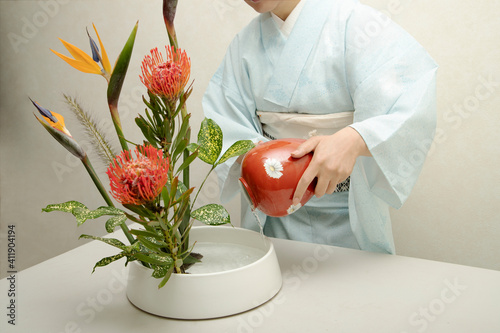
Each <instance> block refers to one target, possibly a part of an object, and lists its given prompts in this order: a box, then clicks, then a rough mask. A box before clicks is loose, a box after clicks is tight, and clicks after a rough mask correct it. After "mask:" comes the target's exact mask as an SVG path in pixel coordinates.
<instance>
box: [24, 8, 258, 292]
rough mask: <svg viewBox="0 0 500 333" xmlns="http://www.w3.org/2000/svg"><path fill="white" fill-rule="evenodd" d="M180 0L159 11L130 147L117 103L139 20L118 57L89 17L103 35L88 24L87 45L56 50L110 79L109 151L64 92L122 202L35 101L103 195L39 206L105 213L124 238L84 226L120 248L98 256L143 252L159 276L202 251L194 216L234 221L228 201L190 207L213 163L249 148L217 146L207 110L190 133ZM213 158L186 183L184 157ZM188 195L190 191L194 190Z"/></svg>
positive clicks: (80, 217) (109, 227) (179, 269)
mask: <svg viewBox="0 0 500 333" xmlns="http://www.w3.org/2000/svg"><path fill="white" fill-rule="evenodd" d="M176 7H177V0H163V17H164V21H165V26H166V28H167V34H168V37H169V42H170V45H168V46H166V47H165V53H164V54H163V53H162V52H161V51H160V50H159V49H158V48H154V49H152V50H151V52H150V54H149V55H146V56H145V57H144V59H143V61H142V66H141V74H140V76H139V77H140V80H141V82H142V83H143V84H144V86H145V87H146V88H147V96H144V97H143V101H144V104H145V114H144V115H138V117H137V118H136V119H135V122H136V124H137V125H138V127H139V128H140V130H141V132H142V133H143V135H144V138H145V140H144V142H142V143H136V144H134V145H135V148H134V149H131V148H129V144H132V143H131V142H130V141H128V140H126V137H125V135H124V133H123V130H122V125H121V122H120V115H119V112H118V100H119V97H120V92H121V89H122V85H123V82H124V79H125V76H126V73H127V70H128V66H129V62H130V58H131V54H132V49H133V46H134V42H135V37H136V33H137V27H138V24H136V25H135V26H134V28H133V30H132V32H131V34H130V36H129V38H128V40H127V42H126V44H125V46H124V47H123V49H122V51H121V53H120V55H119V56H118V59H117V60H116V64H115V65H114V67H112V66H111V63H110V61H109V58H108V55H107V53H106V50H105V48H104V45H103V43H102V40H101V38H100V36H99V34H98V32H97V29H96V27H95V26H93V28H94V31H95V34H96V36H97V40H98V43H99V45H97V43H96V42H95V40H94V39H93V38H92V37H91V35H90V33H89V32H88V30H87V34H88V37H89V41H90V48H91V53H92V55H88V54H86V53H85V52H84V51H82V50H81V49H79V48H78V47H76V46H74V45H72V44H70V43H68V42H66V41H64V40H61V42H62V43H63V45H64V46H65V48H66V49H67V50H68V52H69V53H70V54H71V56H72V57H68V56H66V55H63V54H61V53H59V52H57V51H54V50H52V51H53V52H54V53H55V54H56V55H58V56H59V57H60V58H61V59H63V60H64V61H65V62H67V63H68V64H69V65H71V66H72V67H73V68H75V69H77V70H79V71H81V72H84V73H91V74H97V75H101V76H103V77H104V78H105V79H106V81H107V101H108V106H109V111H110V115H111V119H112V121H113V124H114V128H115V130H116V134H117V135H118V139H119V142H120V145H121V153H119V154H115V153H114V150H113V149H112V145H111V144H110V143H109V142H108V141H107V139H106V138H105V135H104V134H103V133H102V131H101V130H100V129H99V128H98V126H97V125H96V122H95V121H93V120H92V117H91V116H90V115H89V114H88V113H87V112H85V111H84V110H83V109H82V108H81V107H80V105H79V104H78V103H77V102H76V100H74V99H72V98H71V97H68V96H65V98H66V100H67V102H68V104H69V106H70V109H71V110H72V111H73V112H74V113H75V114H76V115H77V118H78V119H79V120H80V122H81V123H82V124H83V125H84V126H85V128H86V130H87V132H88V134H89V135H90V138H91V141H92V142H93V143H94V144H95V146H96V148H97V149H98V151H99V156H100V157H101V158H102V159H103V160H104V161H105V162H106V164H108V165H109V166H108V168H107V171H106V174H107V176H108V178H109V182H110V188H111V191H110V193H111V196H112V197H113V198H114V199H115V200H116V201H117V202H118V203H120V204H121V205H122V206H123V209H122V208H118V207H116V206H115V204H114V202H113V200H112V199H111V197H110V196H109V194H108V192H107V191H106V190H105V188H104V186H103V184H102V182H101V180H100V178H99V176H98V175H97V173H96V172H95V170H94V168H93V166H92V164H91V162H90V159H89V157H88V156H87V153H86V152H85V151H84V150H83V149H82V147H81V146H80V145H79V144H78V142H77V141H76V139H74V138H73V136H72V135H71V133H70V132H69V131H68V129H67V128H66V126H65V123H64V118H63V116H61V115H60V114H57V113H55V112H52V111H50V110H48V109H46V108H44V107H42V106H41V105H40V104H38V103H37V102H35V101H32V103H33V105H34V106H35V107H36V108H37V110H38V112H39V113H40V115H41V118H39V117H38V116H36V115H35V117H36V118H37V120H38V121H39V122H40V124H41V125H42V126H43V127H44V128H45V129H46V130H47V131H48V132H49V133H50V134H51V135H52V136H53V137H54V138H55V139H56V140H57V141H58V142H59V143H60V144H61V145H62V146H63V147H65V148H66V149H67V150H68V151H69V152H71V153H72V154H73V155H75V156H76V157H77V158H79V159H80V160H81V162H82V164H83V166H84V167H85V169H86V170H87V171H88V173H89V175H90V178H91V179H92V181H93V183H94V184H95V186H96V188H97V189H98V191H99V192H100V194H101V195H102V197H103V199H104V201H105V203H106V205H105V206H102V207H99V208H97V209H94V210H91V209H89V208H87V207H86V206H85V205H84V204H82V203H80V202H77V201H68V202H64V203H60V204H51V205H48V206H47V207H46V208H44V209H43V211H44V212H52V211H62V212H67V213H71V214H73V215H74V216H75V218H76V220H77V224H78V225H81V224H82V223H84V222H85V221H86V220H88V219H95V218H98V217H101V216H108V217H109V218H108V219H107V221H106V223H105V228H106V231H107V232H109V233H111V232H114V230H115V228H121V229H122V231H123V232H124V234H125V235H126V237H127V240H128V242H129V244H125V243H123V242H122V241H120V240H118V239H115V238H105V237H96V236H91V235H81V236H80V238H85V239H94V240H100V241H102V242H105V243H107V244H109V245H111V246H114V247H116V248H118V249H119V250H120V252H119V253H117V254H116V255H113V256H110V257H106V258H103V259H101V260H99V261H98V262H97V263H96V264H95V266H94V270H95V268H96V267H102V266H106V265H108V264H109V263H111V262H114V261H116V260H119V259H121V258H126V263H125V264H128V263H129V262H131V261H136V260H138V261H141V262H142V264H143V265H145V266H146V267H149V268H151V270H152V276H153V277H155V278H158V279H161V282H160V283H159V287H162V286H163V285H165V283H166V282H167V281H168V279H169V277H170V276H171V274H172V273H179V274H181V273H185V272H186V269H187V268H188V267H189V266H190V265H193V264H195V263H196V262H198V261H200V259H201V257H202V256H201V255H200V254H196V253H194V252H193V246H194V245H190V243H189V232H190V230H191V227H192V225H193V220H198V221H201V222H203V223H205V224H208V225H221V224H226V223H230V217H229V214H228V212H227V210H226V209H224V207H222V206H221V205H218V204H208V205H205V206H203V207H200V208H198V209H194V204H195V202H196V198H197V197H198V194H199V193H200V190H201V188H202V187H203V184H204V183H205V181H206V180H207V178H208V176H209V175H210V173H211V172H212V171H213V170H214V169H215V167H216V166H217V165H219V164H221V163H223V162H225V161H226V160H228V159H229V158H232V157H235V156H239V155H241V154H244V153H246V152H247V151H248V150H250V149H251V148H253V146H254V145H253V143H252V142H251V141H248V140H242V141H238V142H236V143H235V144H234V145H233V146H231V147H230V148H229V149H228V150H227V151H225V152H224V153H222V131H221V129H220V128H219V126H218V125H217V124H216V123H215V122H214V121H212V120H211V119H204V120H203V122H202V124H201V128H200V132H199V133H198V140H197V142H196V143H194V142H191V141H190V136H191V129H190V123H189V120H190V114H189V113H188V112H187V106H186V101H187V99H188V97H189V96H190V94H191V92H192V89H193V88H192V83H191V84H190V85H188V84H189V79H190V74H191V73H190V70H191V62H190V59H189V57H188V56H187V54H186V52H185V51H184V50H182V49H180V48H179V47H178V44H177V37H176V33H175V28H174V24H173V20H174V17H175V12H176ZM196 158H198V159H200V160H202V161H203V162H206V163H208V164H209V165H211V168H210V171H209V172H208V174H207V175H206V177H205V180H204V181H203V183H202V184H201V186H200V187H199V188H198V189H195V188H194V187H190V185H189V167H190V165H191V163H192V162H193V161H194V160H195V159H196ZM193 196H194V197H193ZM127 221H133V222H136V223H138V224H139V225H140V226H141V228H138V229H133V228H130V227H129V226H128V225H127V224H126V222H127Z"/></svg>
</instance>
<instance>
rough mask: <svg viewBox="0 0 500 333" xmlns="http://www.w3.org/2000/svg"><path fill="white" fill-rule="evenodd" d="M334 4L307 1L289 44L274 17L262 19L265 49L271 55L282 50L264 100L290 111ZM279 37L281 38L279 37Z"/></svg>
mask: <svg viewBox="0 0 500 333" xmlns="http://www.w3.org/2000/svg"><path fill="white" fill-rule="evenodd" d="M332 3H333V1H332V0H326V1H325V0H308V1H307V2H306V3H305V4H304V7H303V8H302V11H301V13H300V16H299V17H298V19H297V22H296V23H295V26H294V28H293V30H292V32H291V33H290V36H289V37H288V39H287V40H285V39H284V38H283V36H282V35H281V33H280V32H279V30H278V27H277V26H276V23H275V22H274V20H273V18H272V17H271V14H269V13H266V14H263V15H261V34H262V41H263V45H264V49H265V51H266V53H268V54H269V55H271V56H270V57H269V58H273V57H272V54H273V53H274V52H276V48H280V49H281V53H280V55H279V57H278V58H277V59H278V60H277V62H276V64H275V67H274V71H273V74H272V76H271V79H270V80H269V83H268V86H267V89H266V93H265V94H264V96H263V98H264V99H265V100H267V101H269V102H271V103H274V104H277V105H281V106H284V107H288V106H289V104H290V100H291V98H292V95H293V92H294V90H295V87H296V86H297V83H298V80H299V77H300V74H301V73H302V70H303V68H304V66H305V64H306V61H307V58H308V57H309V54H310V53H311V51H312V49H313V47H314V46H315V45H316V43H317V42H318V38H319V36H320V34H321V31H322V28H323V26H324V25H325V22H326V18H327V17H328V15H329V14H330V11H331V6H332ZM278 35H279V36H278Z"/></svg>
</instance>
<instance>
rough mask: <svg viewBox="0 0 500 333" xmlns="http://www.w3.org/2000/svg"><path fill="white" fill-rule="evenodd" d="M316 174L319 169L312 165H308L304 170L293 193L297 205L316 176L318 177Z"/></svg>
mask: <svg viewBox="0 0 500 333" xmlns="http://www.w3.org/2000/svg"><path fill="white" fill-rule="evenodd" d="M316 174H317V171H316V170H314V169H312V168H311V167H308V168H307V169H306V171H304V173H303V174H302V177H300V180H299V183H298V184H297V187H296V188H295V192H294V194H293V204H294V205H297V204H298V203H299V202H300V201H301V200H302V197H303V196H304V194H305V193H306V190H307V187H308V186H309V184H311V183H312V182H313V180H314V178H316ZM316 186H317V185H316Z"/></svg>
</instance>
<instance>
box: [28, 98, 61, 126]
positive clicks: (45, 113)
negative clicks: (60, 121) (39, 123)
mask: <svg viewBox="0 0 500 333" xmlns="http://www.w3.org/2000/svg"><path fill="white" fill-rule="evenodd" d="M30 101H31V103H33V105H34V106H35V107H36V108H37V109H38V111H39V112H40V114H41V115H42V116H44V117H47V118H49V119H50V120H51V121H52V122H53V123H57V118H56V117H54V116H53V115H52V112H50V111H49V110H47V109H46V108H44V107H42V106H40V105H39V104H38V103H37V102H34V101H33V100H32V99H31V98H30Z"/></svg>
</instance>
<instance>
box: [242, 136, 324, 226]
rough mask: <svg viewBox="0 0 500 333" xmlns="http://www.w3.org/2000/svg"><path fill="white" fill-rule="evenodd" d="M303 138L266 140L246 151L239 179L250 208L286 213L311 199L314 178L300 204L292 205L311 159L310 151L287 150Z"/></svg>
mask: <svg viewBox="0 0 500 333" xmlns="http://www.w3.org/2000/svg"><path fill="white" fill-rule="evenodd" d="M304 141H305V140H303V139H280V140H273V141H268V142H266V143H263V144H260V145H258V146H257V147H255V148H253V149H252V150H250V151H249V152H248V153H247V154H246V155H245V157H244V158H243V161H242V163H241V177H240V179H239V180H240V184H241V185H242V188H243V193H244V195H245V196H246V198H247V199H248V201H249V203H250V206H251V207H252V210H254V209H258V210H260V211H262V212H263V213H265V214H266V215H269V216H276V217H279V216H286V215H289V214H291V213H293V212H294V211H296V210H297V209H299V208H300V207H302V206H303V205H304V204H305V203H306V202H307V201H309V199H311V197H312V196H313V194H314V186H315V182H313V183H311V184H310V185H309V187H308V188H307V190H306V193H305V194H304V196H303V197H302V201H301V202H300V204H298V205H296V206H294V205H293V193H294V192H295V188H296V187H297V184H298V183H299V180H300V177H302V174H303V173H304V171H305V170H306V168H307V166H308V165H309V163H310V162H311V159H312V153H309V154H307V155H305V156H303V157H301V158H293V157H291V155H290V154H291V153H292V152H293V151H295V150H296V149H297V147H298V146H299V145H300V144H301V143H303V142H304Z"/></svg>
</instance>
